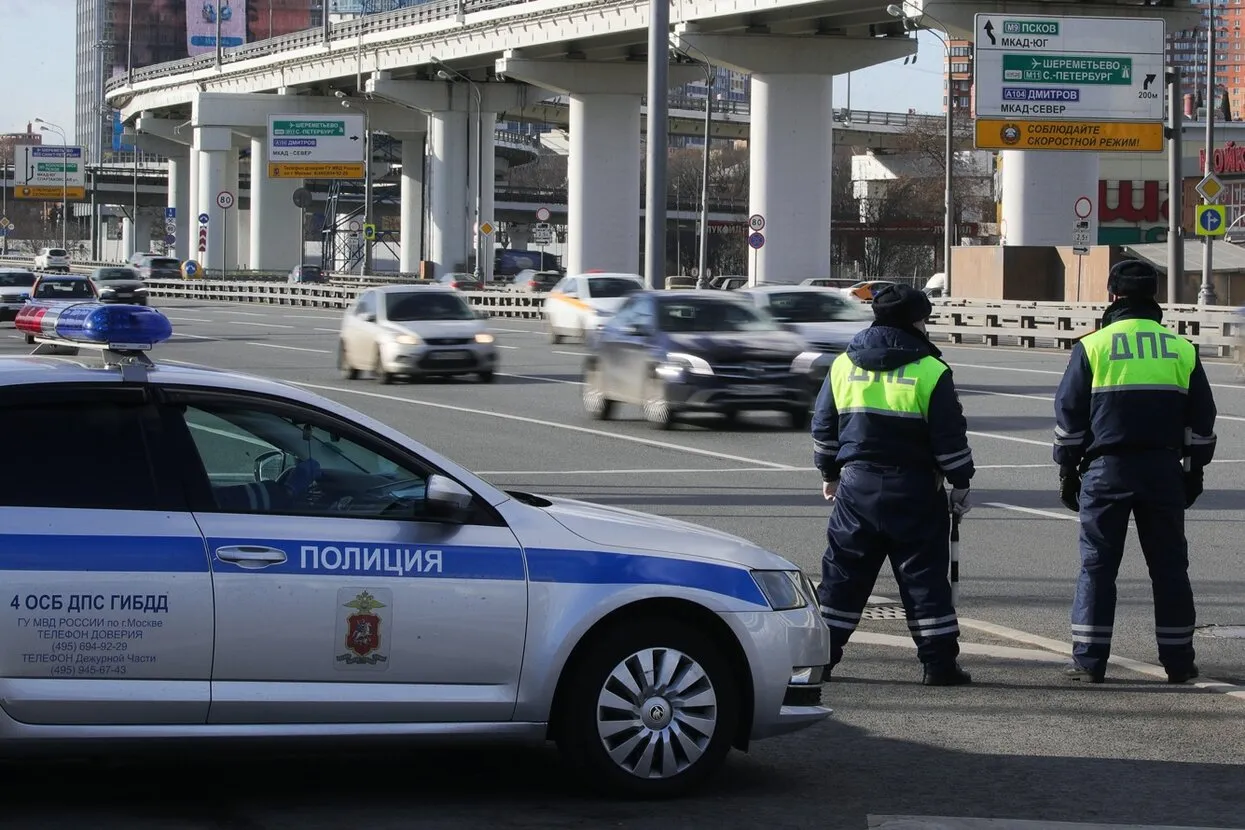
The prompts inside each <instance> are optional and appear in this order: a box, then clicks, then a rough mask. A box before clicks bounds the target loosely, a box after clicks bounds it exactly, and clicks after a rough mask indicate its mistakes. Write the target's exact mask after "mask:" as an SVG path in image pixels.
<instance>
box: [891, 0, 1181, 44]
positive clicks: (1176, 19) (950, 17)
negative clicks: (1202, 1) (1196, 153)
mask: <svg viewBox="0 0 1245 830" xmlns="http://www.w3.org/2000/svg"><path fill="white" fill-rule="evenodd" d="M905 5H906V7H907V8H908V9H910V10H911V12H912V16H913V18H915V19H916V20H917V21H919V22H920V23H921V24H922V25H923V26H925V27H928V28H931V29H938V30H940V31H944V32H947V33H948V34H950V35H951V36H952V37H955V38H964V39H968V40H972V39H973V38H974V37H975V32H974V31H973V25H974V24H973V20H974V15H977V14H1035V15H1054V16H1056V17H1145V18H1161V19H1162V20H1164V21H1165V22H1166V23H1167V31H1168V32H1172V31H1175V30H1178V29H1194V28H1197V25H1198V23H1199V22H1200V21H1201V19H1202V17H1201V12H1200V11H1199V9H1198V7H1197V6H1195V5H1191V4H1190V5H1184V6H1142V5H1134V4H1132V3H1064V2H1014V0H973V2H971V3H966V2H962V1H961V0H905Z"/></svg>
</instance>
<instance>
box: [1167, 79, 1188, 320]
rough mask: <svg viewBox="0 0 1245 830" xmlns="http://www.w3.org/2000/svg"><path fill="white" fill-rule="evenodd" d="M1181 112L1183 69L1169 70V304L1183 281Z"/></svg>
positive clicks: (1177, 295)
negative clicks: (1181, 78) (1181, 76)
mask: <svg viewBox="0 0 1245 830" xmlns="http://www.w3.org/2000/svg"><path fill="white" fill-rule="evenodd" d="M1182 116H1183V113H1182V112H1181V98H1180V67H1177V66H1170V67H1168V68H1167V302H1169V303H1175V302H1178V301H1179V296H1180V283H1181V282H1183V281H1184V228H1183V227H1182V226H1181V219H1182V217H1183V215H1184V211H1183V210H1182V209H1181V208H1182V207H1183V206H1182V204H1181V202H1182V201H1183V198H1184V194H1183V193H1182V192H1181V187H1182V183H1183V181H1184V178H1183V177H1182V175H1181V170H1180V165H1181V160H1182V155H1181V144H1182V136H1181V134H1180V132H1181V129H1182V127H1181V120H1182Z"/></svg>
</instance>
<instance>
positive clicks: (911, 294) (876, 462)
mask: <svg viewBox="0 0 1245 830" xmlns="http://www.w3.org/2000/svg"><path fill="white" fill-rule="evenodd" d="M930 311H931V307H930V302H929V299H928V298H927V297H926V296H925V294H923V293H922V292H920V291H918V290H916V289H915V288H910V287H908V286H903V285H900V286H886V287H884V288H882V289H881V290H880V291H878V292H877V294H876V295H875V296H874V299H873V313H874V318H875V320H874V323H873V325H872V326H871V327H870V328H867V329H865V330H864V331H862V332H860V333H859V334H858V335H857V336H856V337H855V338H854V339H853V340H852V342H851V344H850V345H849V346H848V348H847V351H846V352H845V353H844V354H841V355H839V356H838V358H837V359H835V361H834V363H833V364H832V365H831V367H830V372H829V374H828V375H827V377H826V381H825V383H824V384H823V385H822V388H821V392H820V394H819V395H818V397H817V410H816V412H815V414H814V415H813V426H812V432H813V461H814V463H815V464H816V465H817V469H818V470H820V472H821V477H822V481H823V485H822V495H824V496H825V498H826V499H828V500H830V501H832V502H833V504H834V508H833V510H832V512H831V514H830V523H829V527H828V529H827V533H826V535H827V538H828V540H829V544H828V546H827V548H826V553H825V556H824V557H823V559H822V565H821V585H820V586H819V587H818V600H819V602H820V605H821V614H822V618H823V619H824V620H825V621H826V624H827V625H828V626H829V627H830V649H831V653H830V662H831V666H832V667H833V666H834V665H835V664H837V663H838V662H839V661H840V660H841V659H842V658H843V647H844V646H845V645H846V644H847V641H848V639H849V638H850V637H851V635H852V632H853V631H855V630H856V626H857V624H858V623H859V622H860V617H861V613H862V612H863V611H864V608H865V604H866V603H867V602H868V599H869V594H870V592H871V591H872V589H873V585H874V582H876V580H877V576H878V571H879V570H880V569H881V567H882V563H883V562H884V561H885V560H886V559H887V558H889V559H890V562H891V568H892V569H893V571H894V573H895V580H896V581H897V582H898V584H899V593H900V597H901V598H902V599H903V605H904V610H905V611H906V612H907V617H908V628H909V631H910V632H911V634H912V639H913V640H914V641H915V642H916V646H917V657H918V658H919V659H920V661H921V663H922V664H923V665H924V669H925V671H924V679H923V682H924V683H925V684H926V685H928V686H957V685H961V684H964V683H969V682H971V681H972V678H971V677H970V676H969V675H968V673H967V672H965V671H963V670H962V669H961V668H960V667H959V665H958V663H957V661H956V658H957V657H958V656H959V653H960V648H959V633H960V629H959V623H958V621H957V619H956V615H955V608H954V607H953V606H952V603H951V583H950V580H949V578H948V571H949V567H950V550H949V541H948V537H949V533H950V516H949V511H954V512H956V513H957V514H959V515H963V514H964V513H967V512H968V510H969V498H968V494H969V482H970V480H971V479H972V477H973V472H974V469H973V453H972V450H971V449H970V448H969V446H968V435H967V424H966V422H965V420H964V413H963V410H962V409H961V408H960V401H959V398H958V397H957V396H956V392H955V385H954V383H953V382H952V379H951V370H950V369H949V368H948V367H947V365H946V364H945V363H943V362H942V360H940V359H939V358H940V355H941V352H939V350H938V348H937V347H936V346H934V344H933V343H931V342H930V341H929V338H928V337H927V336H926V334H925V320H926V318H928V317H929V314H930ZM944 478H945V479H946V481H947V482H949V483H950V484H951V487H952V488H953V489H952V490H951V495H950V500H949V501H948V496H947V493H946V491H945V490H944V489H943V480H944Z"/></svg>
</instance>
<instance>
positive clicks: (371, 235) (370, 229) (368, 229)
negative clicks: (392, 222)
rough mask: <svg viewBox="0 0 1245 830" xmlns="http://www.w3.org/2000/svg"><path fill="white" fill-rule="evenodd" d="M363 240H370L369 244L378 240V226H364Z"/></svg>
mask: <svg viewBox="0 0 1245 830" xmlns="http://www.w3.org/2000/svg"><path fill="white" fill-rule="evenodd" d="M363 238H364V239H366V240H368V241H369V242H370V241H372V240H373V239H375V238H376V226H375V225H371V224H368V225H364V226H363Z"/></svg>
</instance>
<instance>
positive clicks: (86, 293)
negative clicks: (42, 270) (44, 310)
mask: <svg viewBox="0 0 1245 830" xmlns="http://www.w3.org/2000/svg"><path fill="white" fill-rule="evenodd" d="M35 293H36V294H37V295H38V298H39V299H62V300H81V299H86V298H88V297H94V296H95V293H94V292H93V291H91V285H90V283H88V282H87V281H86V280H85V279H81V280H49V279H44V280H40V281H39V287H38V288H36V289H35Z"/></svg>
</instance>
